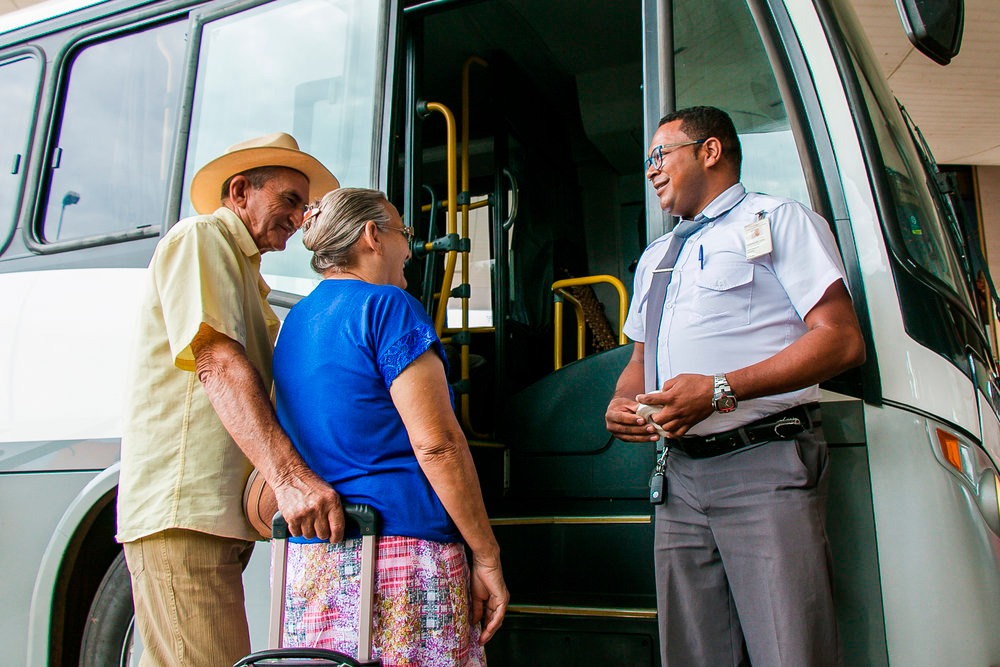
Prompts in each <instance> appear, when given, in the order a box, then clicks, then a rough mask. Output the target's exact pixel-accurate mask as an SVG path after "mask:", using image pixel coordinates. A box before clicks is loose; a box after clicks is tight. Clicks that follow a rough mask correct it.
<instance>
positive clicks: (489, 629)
mask: <svg viewBox="0 0 1000 667" xmlns="http://www.w3.org/2000/svg"><path fill="white" fill-rule="evenodd" d="M495 563H496V564H495V565H486V564H483V563H481V562H480V561H479V560H478V559H477V558H476V556H475V555H473V557H472V572H471V582H472V625H478V626H480V627H481V628H482V631H481V632H480V634H479V643H480V645H485V644H486V642H488V641H489V640H490V639H492V638H493V635H494V634H496V631H497V630H499V629H500V625H501V624H502V623H503V617H504V616H505V615H506V614H507V603H508V602H510V593H509V592H507V584H505V583H504V580H503V572H502V571H501V570H500V560H499V559H495Z"/></svg>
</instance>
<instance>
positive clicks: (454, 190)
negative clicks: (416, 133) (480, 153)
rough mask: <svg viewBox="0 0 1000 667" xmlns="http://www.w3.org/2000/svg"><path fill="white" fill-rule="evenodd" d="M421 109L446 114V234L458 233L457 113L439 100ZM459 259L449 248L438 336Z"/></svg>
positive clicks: (439, 304) (441, 331)
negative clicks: (453, 112)
mask: <svg viewBox="0 0 1000 667" xmlns="http://www.w3.org/2000/svg"><path fill="white" fill-rule="evenodd" d="M418 106H419V109H418V110H419V111H420V112H422V113H423V114H429V113H431V112H437V113H439V114H441V115H442V116H444V121H445V131H446V133H447V136H448V139H447V153H448V216H447V226H446V232H445V233H446V234H448V235H451V234H457V232H458V209H457V207H456V205H457V202H458V173H457V172H458V147H457V145H456V144H457V143H458V138H457V135H456V131H455V115H454V114H452V112H451V110H450V109H449V108H448V107H446V106H445V105H443V104H441V103H439V102H422V103H421V104H420V105H418ZM457 261H458V249H457V248H452V249H449V250H448V254H447V257H446V258H445V263H444V277H443V278H442V280H441V293H440V298H439V300H438V308H437V313H436V314H435V317H434V330H435V331H436V332H437V335H438V337H439V338H440V337H441V334H442V333H443V332H444V320H445V314H446V313H447V310H448V298H449V297H450V295H451V283H452V281H453V280H454V279H455V264H456V263H457Z"/></svg>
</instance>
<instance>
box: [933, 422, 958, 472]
mask: <svg viewBox="0 0 1000 667" xmlns="http://www.w3.org/2000/svg"><path fill="white" fill-rule="evenodd" d="M937 437H938V444H939V445H940V446H941V455H942V456H943V457H944V460H945V461H947V462H948V463H949V464H951V466H952V467H953V468H954V469H955V470H957V471H958V472H960V473H961V472H964V471H963V470H962V453H961V447H960V446H959V444H958V436H956V435H954V434H952V433H949V432H948V431H944V430H942V429H937Z"/></svg>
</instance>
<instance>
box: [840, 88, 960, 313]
mask: <svg viewBox="0 0 1000 667" xmlns="http://www.w3.org/2000/svg"><path fill="white" fill-rule="evenodd" d="M859 70H860V68H859ZM861 82H862V85H861V88H862V91H863V92H864V95H865V101H866V103H867V106H868V109H869V111H870V112H871V119H872V125H873V127H874V129H875V135H876V137H877V138H878V144H879V148H880V149H881V151H882V160H883V163H884V168H885V176H886V182H887V183H888V184H889V191H890V193H891V195H892V203H893V206H894V209H895V213H896V220H895V224H896V228H897V232H898V238H899V239H901V240H902V243H903V247H904V248H905V250H906V254H907V255H909V258H910V259H911V260H912V261H913V262H914V263H916V264H917V265H919V266H920V267H921V268H923V269H925V270H926V271H928V272H929V273H930V274H931V275H933V276H935V277H936V278H938V279H939V280H941V281H942V282H943V283H944V284H946V285H947V286H948V287H950V288H951V289H952V290H953V291H954V292H955V294H956V295H958V296H960V297H962V299H963V301H965V302H966V303H967V304H968V305H969V306H970V308H971V307H972V303H971V299H970V297H969V294H968V291H967V290H966V289H965V287H964V283H963V282H962V277H961V276H962V270H961V267H960V265H959V261H958V256H957V254H956V251H955V248H954V246H953V245H952V242H951V240H950V239H949V237H948V233H947V231H946V230H945V228H944V225H943V224H942V218H941V216H940V215H939V211H938V208H937V206H936V205H935V203H934V200H933V199H932V198H931V193H930V190H929V189H928V183H927V180H928V178H929V177H928V175H927V173H926V172H925V171H924V168H923V165H922V164H921V161H920V157H919V156H918V154H917V152H916V149H915V148H914V146H913V143H912V141H911V140H910V135H909V131H908V130H907V128H906V126H905V125H904V124H903V120H902V116H901V115H900V113H899V110H898V109H896V108H895V99H894V98H893V97H892V96H891V94H889V96H888V97H887V98H883V99H884V102H885V104H887V105H889V104H891V105H892V110H891V112H890V111H887V110H886V109H885V108H883V106H882V105H880V104H879V101H878V99H879V98H878V97H876V94H875V92H874V91H873V90H872V89H871V87H870V84H869V82H868V80H867V79H866V78H865V77H864V76H863V75H862V77H861ZM887 224H892V223H891V222H888V223H887Z"/></svg>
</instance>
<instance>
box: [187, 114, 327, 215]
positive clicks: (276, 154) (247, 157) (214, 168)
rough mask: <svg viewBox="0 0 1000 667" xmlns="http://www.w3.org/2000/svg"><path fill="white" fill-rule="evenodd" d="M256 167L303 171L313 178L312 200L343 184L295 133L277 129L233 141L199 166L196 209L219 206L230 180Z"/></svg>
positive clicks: (193, 196)
mask: <svg viewBox="0 0 1000 667" xmlns="http://www.w3.org/2000/svg"><path fill="white" fill-rule="evenodd" d="M255 167H288V168H290V169H295V170H296V171H299V172H302V173H303V174H305V176H306V178H308V179H309V200H310V201H312V200H314V199H318V198H319V197H322V196H323V195H325V194H326V193H327V192H329V191H330V190H336V189H337V188H339V187H340V181H338V180H337V177H336V176H334V175H333V174H331V173H330V171H329V170H328V169H327V168H326V167H324V166H323V165H322V164H320V162H319V160H317V159H316V158H314V157H313V156H312V155H309V154H308V153H303V152H302V151H300V150H299V144H298V142H297V141H295V138H294V137H292V135H290V134H285V133H284V132H275V133H274V134H266V135H264V136H263V137H256V138H255V139H248V140H246V141H241V142H240V143H238V144H233V145H232V146H230V147H229V148H227V149H226V152H225V153H223V154H222V155H221V156H220V157H217V158H215V159H214V160H212V161H211V162H209V163H208V164H206V165H205V166H204V167H202V168H201V169H199V170H198V173H197V174H195V175H194V179H192V181H191V203H192V204H194V210H195V211H197V212H198V213H201V214H206V213H211V212H212V211H214V210H215V209H217V208H219V205H220V197H219V196H220V194H221V192H222V184H223V183H225V182H226V179H227V178H229V177H231V176H235V175H236V174H239V173H242V172H244V171H246V170H248V169H253V168H255Z"/></svg>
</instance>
